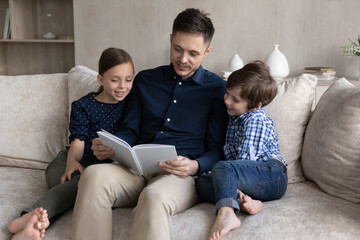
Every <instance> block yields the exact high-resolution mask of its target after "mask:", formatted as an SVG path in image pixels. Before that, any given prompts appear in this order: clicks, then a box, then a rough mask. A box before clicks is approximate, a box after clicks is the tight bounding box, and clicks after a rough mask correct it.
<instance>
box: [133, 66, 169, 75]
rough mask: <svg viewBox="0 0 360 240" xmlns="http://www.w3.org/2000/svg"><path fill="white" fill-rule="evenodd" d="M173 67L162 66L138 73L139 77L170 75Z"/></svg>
mask: <svg viewBox="0 0 360 240" xmlns="http://www.w3.org/2000/svg"><path fill="white" fill-rule="evenodd" d="M170 70H171V67H170V66H169V65H162V66H158V67H155V68H149V69H144V70H141V71H140V72H139V73H138V76H143V75H157V74H159V73H162V74H164V73H170Z"/></svg>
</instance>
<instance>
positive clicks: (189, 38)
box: [73, 9, 227, 240]
mask: <svg viewBox="0 0 360 240" xmlns="http://www.w3.org/2000/svg"><path fill="white" fill-rule="evenodd" d="M213 34H214V27H213V25H212V22H211V20H210V19H209V18H208V17H207V14H206V13H204V12H201V11H199V10H198V9H186V10H185V11H183V12H181V13H180V14H179V15H178V16H177V17H176V19H175V20H174V24H173V30H172V34H171V35H170V43H171V53H170V60H171V64H170V65H167V66H160V67H158V68H155V69H150V70H144V71H141V72H140V73H139V74H138V75H137V76H136V78H135V80H134V86H133V89H132V91H131V93H130V94H129V97H128V108H127V111H126V114H125V119H124V121H123V128H122V129H121V131H119V132H118V133H117V134H116V135H117V136H119V137H120V138H122V139H124V140H126V141H127V142H128V143H129V144H130V145H134V144H141V143H163V144H172V145H175V147H176V150H177V153H178V154H179V156H178V159H172V160H168V161H166V162H161V163H160V164H159V166H160V167H161V168H162V169H163V170H164V173H161V174H147V175H145V176H144V177H140V176H138V175H136V174H134V173H133V172H131V171H129V170H128V169H126V168H125V167H122V166H119V165H115V164H100V165H97V166H95V167H89V168H87V169H86V170H85V171H84V173H83V174H82V176H81V180H80V182H79V190H78V196H77V200H76V204H75V210H74V217H73V239H75V240H76V239H81V240H82V239H109V240H110V239H112V207H132V206H136V207H135V209H134V211H133V223H132V227H131V231H130V239H141V240H143V239H151V240H153V239H157V240H161V239H164V240H169V239H171V216H172V215H173V214H176V213H179V212H181V211H184V210H186V209H188V208H190V207H191V206H193V205H195V204H196V203H197V202H198V197H197V194H196V191H195V184H194V179H193V177H192V176H195V175H197V174H199V173H203V172H207V171H209V170H211V168H212V166H213V165H214V164H215V163H216V162H217V161H218V160H220V159H223V151H222V147H223V144H224V138H225V133H226V126H227V113H226V108H225V105H224V102H223V96H224V93H225V82H224V81H223V80H222V79H221V78H220V77H219V76H217V75H215V74H214V73H211V72H209V71H207V70H204V69H203V68H202V66H201V62H202V60H203V59H204V57H205V56H206V55H207V54H208V53H209V52H210V50H211V45H210V42H211V39H212V36H213ZM92 149H93V151H94V154H95V155H96V157H97V158H98V159H108V158H111V157H112V156H113V154H114V152H113V150H112V149H111V148H109V147H107V146H104V145H102V143H101V141H100V140H99V139H95V140H94V141H93V146H92Z"/></svg>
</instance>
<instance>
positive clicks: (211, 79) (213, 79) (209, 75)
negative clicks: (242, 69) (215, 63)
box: [204, 69, 226, 87]
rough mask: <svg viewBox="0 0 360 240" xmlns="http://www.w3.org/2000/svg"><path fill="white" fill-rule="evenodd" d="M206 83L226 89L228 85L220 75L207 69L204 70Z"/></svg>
mask: <svg viewBox="0 0 360 240" xmlns="http://www.w3.org/2000/svg"><path fill="white" fill-rule="evenodd" d="M204 81H205V82H206V83H213V84H217V85H219V86H224V87H225V83H226V81H225V80H224V79H223V78H221V77H220V76H219V75H217V74H215V73H213V72H211V71H209V70H206V69H204Z"/></svg>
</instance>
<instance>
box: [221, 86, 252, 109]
mask: <svg viewBox="0 0 360 240" xmlns="http://www.w3.org/2000/svg"><path fill="white" fill-rule="evenodd" d="M240 92H241V88H240V87H233V88H231V89H226V93H225V95H224V101H225V104H226V108H227V112H228V114H229V115H230V116H240V115H242V114H244V113H246V112H247V111H248V110H249V104H248V102H247V100H245V99H242V98H241V97H240Z"/></svg>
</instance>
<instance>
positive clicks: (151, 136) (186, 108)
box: [116, 64, 228, 173]
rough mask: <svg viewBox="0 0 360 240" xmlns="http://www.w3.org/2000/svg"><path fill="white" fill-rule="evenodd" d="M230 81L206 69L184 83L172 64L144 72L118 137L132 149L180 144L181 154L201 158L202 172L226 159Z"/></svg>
mask: <svg viewBox="0 0 360 240" xmlns="http://www.w3.org/2000/svg"><path fill="white" fill-rule="evenodd" d="M225 90H226V89H225V81H224V80H223V79H221V78H220V77H219V76H217V75H216V74H214V73H212V72H209V71H207V70H205V69H203V68H202V67H201V66H200V67H199V69H198V70H197V71H196V72H195V73H194V75H193V76H191V77H190V78H187V79H182V78H181V76H179V75H177V74H176V73H175V71H174V69H173V66H172V65H171V64H170V65H166V66H160V67H157V68H155V69H149V70H144V71H141V72H139V73H138V74H137V76H136V77H135V79H134V85H133V89H132V90H131V92H130V94H129V96H128V98H127V101H128V106H127V109H126V112H125V118H124V122H123V127H124V128H123V129H122V130H121V131H120V132H118V133H117V134H116V135H117V136H119V137H120V138H122V139H124V140H125V141H127V142H128V143H129V144H130V145H135V144H142V143H160V144H170V145H175V147H176V151H177V153H178V155H182V156H186V157H188V158H189V159H192V160H197V161H198V163H199V173H203V172H206V171H209V170H211V168H212V166H213V165H214V164H215V163H216V162H217V161H219V160H221V159H224V155H223V145H224V141H225V135H226V127H227V121H228V115H227V112H226V107H225V104H224V100H223V96H224V93H225Z"/></svg>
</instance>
